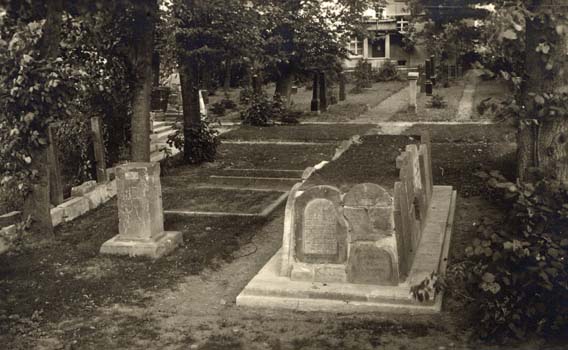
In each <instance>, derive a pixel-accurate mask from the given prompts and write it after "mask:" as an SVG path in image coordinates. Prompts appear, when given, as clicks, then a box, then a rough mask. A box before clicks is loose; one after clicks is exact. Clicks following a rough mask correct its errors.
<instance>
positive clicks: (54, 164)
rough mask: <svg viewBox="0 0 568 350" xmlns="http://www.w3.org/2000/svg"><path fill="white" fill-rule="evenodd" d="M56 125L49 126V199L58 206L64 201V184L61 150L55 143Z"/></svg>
mask: <svg viewBox="0 0 568 350" xmlns="http://www.w3.org/2000/svg"><path fill="white" fill-rule="evenodd" d="M53 128H54V125H53V124H50V125H49V126H48V127H47V138H48V146H47V164H48V167H49V200H50V202H51V204H53V205H55V206H57V205H59V204H61V203H63V184H62V182H63V181H62V180H61V168H60V167H59V151H58V150H57V145H56V143H55V136H54V132H53Z"/></svg>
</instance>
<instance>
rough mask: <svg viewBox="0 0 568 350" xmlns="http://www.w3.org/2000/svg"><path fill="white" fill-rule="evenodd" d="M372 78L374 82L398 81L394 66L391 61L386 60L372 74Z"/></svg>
mask: <svg viewBox="0 0 568 350" xmlns="http://www.w3.org/2000/svg"><path fill="white" fill-rule="evenodd" d="M374 78H375V80H376V81H392V80H399V79H400V77H399V76H398V70H397V67H396V64H394V62H393V61H391V60H386V61H385V62H384V63H383V65H382V66H381V67H380V68H379V70H378V72H377V73H375V74H374Z"/></svg>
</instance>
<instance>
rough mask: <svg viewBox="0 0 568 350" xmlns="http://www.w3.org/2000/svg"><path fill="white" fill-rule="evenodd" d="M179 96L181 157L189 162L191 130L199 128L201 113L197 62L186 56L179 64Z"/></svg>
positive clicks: (191, 151)
mask: <svg viewBox="0 0 568 350" xmlns="http://www.w3.org/2000/svg"><path fill="white" fill-rule="evenodd" d="M179 67H180V81H181V96H182V106H183V135H184V139H185V142H184V148H183V158H184V161H185V162H186V163H191V162H192V160H191V158H192V155H193V152H194V150H193V149H192V147H191V146H192V144H191V142H189V140H191V138H192V137H193V135H192V130H196V129H199V128H200V126H201V115H200V113H199V84H198V81H197V80H198V75H199V64H198V62H197V61H195V60H191V59H188V58H185V59H182V60H181V62H180V64H179Z"/></svg>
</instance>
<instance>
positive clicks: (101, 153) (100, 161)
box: [91, 117, 109, 183]
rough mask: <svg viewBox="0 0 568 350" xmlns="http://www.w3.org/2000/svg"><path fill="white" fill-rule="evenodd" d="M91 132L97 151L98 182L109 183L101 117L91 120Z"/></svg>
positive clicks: (94, 147)
mask: <svg viewBox="0 0 568 350" xmlns="http://www.w3.org/2000/svg"><path fill="white" fill-rule="evenodd" d="M91 131H92V136H93V149H94V150H95V163H96V167H97V182H98V183H105V182H108V180H109V179H108V174H107V171H106V159H105V145H104V141H103V126H102V120H101V118H100V117H92V118H91Z"/></svg>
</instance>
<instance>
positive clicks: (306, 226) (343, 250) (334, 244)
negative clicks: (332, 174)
mask: <svg viewBox="0 0 568 350" xmlns="http://www.w3.org/2000/svg"><path fill="white" fill-rule="evenodd" d="M294 212H295V213H294V231H295V232H294V236H295V241H296V244H295V246H296V247H295V256H296V259H297V260H298V261H300V262H305V263H313V264H339V263H343V262H345V260H346V259H347V223H346V221H345V218H344V217H343V208H342V207H341V193H340V192H339V190H338V189H337V188H335V187H331V186H314V187H311V188H309V189H307V190H306V191H304V192H303V193H302V194H301V195H300V196H299V197H298V198H296V205H295V209H294Z"/></svg>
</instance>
